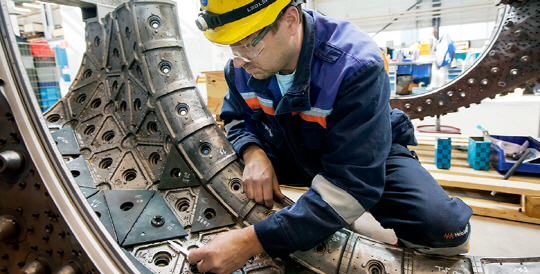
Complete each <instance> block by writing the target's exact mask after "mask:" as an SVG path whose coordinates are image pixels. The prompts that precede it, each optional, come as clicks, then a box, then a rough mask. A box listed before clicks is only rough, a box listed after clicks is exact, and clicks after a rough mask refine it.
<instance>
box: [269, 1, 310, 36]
mask: <svg viewBox="0 0 540 274" xmlns="http://www.w3.org/2000/svg"><path fill="white" fill-rule="evenodd" d="M292 6H293V5H287V6H286V7H284V8H283V9H282V10H281V12H280V13H279V16H278V17H277V18H276V21H275V22H276V23H275V24H274V25H272V29H271V31H272V33H273V34H276V33H277V32H278V30H279V24H278V22H279V21H280V20H281V17H283V13H285V11H286V10H287V9H288V8H289V7H292ZM295 8H296V9H297V10H298V14H299V15H300V24H302V18H304V14H303V13H302V5H296V6H295Z"/></svg>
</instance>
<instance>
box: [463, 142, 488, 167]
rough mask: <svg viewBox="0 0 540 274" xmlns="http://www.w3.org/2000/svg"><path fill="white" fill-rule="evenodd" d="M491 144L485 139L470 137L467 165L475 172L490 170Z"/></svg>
mask: <svg viewBox="0 0 540 274" xmlns="http://www.w3.org/2000/svg"><path fill="white" fill-rule="evenodd" d="M490 151H491V142H486V141H484V137H469V147H468V153H467V163H468V164H469V166H471V167H472V168H473V169H474V170H489V158H490Z"/></svg>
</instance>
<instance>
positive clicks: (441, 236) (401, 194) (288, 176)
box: [270, 143, 472, 254]
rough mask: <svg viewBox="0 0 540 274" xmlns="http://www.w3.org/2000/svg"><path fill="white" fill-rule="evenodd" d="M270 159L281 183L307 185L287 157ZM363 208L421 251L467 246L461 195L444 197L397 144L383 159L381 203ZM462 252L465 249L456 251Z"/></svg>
mask: <svg viewBox="0 0 540 274" xmlns="http://www.w3.org/2000/svg"><path fill="white" fill-rule="evenodd" d="M270 159H271V160H272V162H273V164H274V169H275V171H276V174H277V177H278V181H279V182H280V184H286V185H295V186H308V187H309V186H310V185H311V179H312V178H309V176H307V175H305V174H304V173H305V172H303V171H302V170H299V169H298V166H297V165H296V164H295V163H294V162H292V161H291V159H276V158H273V157H270ZM367 210H369V211H370V212H371V214H372V215H373V216H374V217H375V219H377V220H378V221H379V222H380V223H381V225H382V226H383V227H384V228H391V229H393V230H394V231H395V233H396V235H397V237H398V238H399V239H400V240H402V242H404V243H405V244H406V245H407V246H409V247H416V248H418V249H420V251H422V250H421V249H422V248H423V247H426V248H428V249H433V250H435V249H439V248H442V249H444V248H452V247H457V246H463V245H464V244H465V248H466V243H467V241H468V237H469V233H470V226H469V219H470V217H471V215H472V210H471V208H470V207H469V206H467V205H466V204H465V203H464V202H463V201H461V200H460V199H459V198H450V197H448V195H447V194H446V192H445V191H444V190H443V189H442V188H441V186H440V185H439V184H438V183H437V181H436V180H435V179H434V178H433V177H432V176H431V174H430V173H429V172H428V171H427V170H426V169H425V168H423V167H422V166H421V164H420V162H419V161H418V159H417V157H416V154H415V153H414V152H411V151H410V150H409V149H407V147H405V146H403V145H401V144H397V143H394V144H393V145H392V149H391V151H390V154H389V156H388V159H387V161H386V178H385V188H384V192H383V194H382V196H381V199H380V200H379V202H378V203H377V204H375V205H374V206H373V207H372V208H369V209H367ZM419 247H421V248H419ZM463 252H466V250H465V251H463V250H461V251H460V252H457V253H463ZM432 253H437V252H432ZM457 253H456V254H457ZM442 254H444V252H442ZM449 254H453V253H452V252H450V253H449Z"/></svg>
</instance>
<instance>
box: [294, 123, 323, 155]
mask: <svg viewBox="0 0 540 274" xmlns="http://www.w3.org/2000/svg"><path fill="white" fill-rule="evenodd" d="M299 129H300V136H301V137H302V141H303V142H304V144H305V145H306V147H307V148H308V149H321V148H326V147H327V144H326V130H325V129H324V128H321V127H319V126H304V125H300V126H299Z"/></svg>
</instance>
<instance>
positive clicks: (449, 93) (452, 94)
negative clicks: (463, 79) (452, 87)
mask: <svg viewBox="0 0 540 274" xmlns="http://www.w3.org/2000/svg"><path fill="white" fill-rule="evenodd" d="M446 94H448V96H450V97H452V96H454V92H453V91H449V92H447V93H446Z"/></svg>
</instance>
